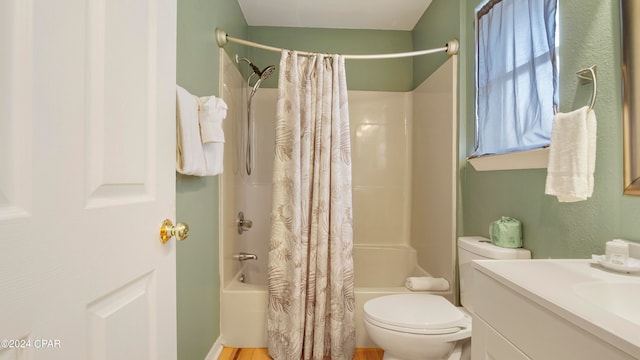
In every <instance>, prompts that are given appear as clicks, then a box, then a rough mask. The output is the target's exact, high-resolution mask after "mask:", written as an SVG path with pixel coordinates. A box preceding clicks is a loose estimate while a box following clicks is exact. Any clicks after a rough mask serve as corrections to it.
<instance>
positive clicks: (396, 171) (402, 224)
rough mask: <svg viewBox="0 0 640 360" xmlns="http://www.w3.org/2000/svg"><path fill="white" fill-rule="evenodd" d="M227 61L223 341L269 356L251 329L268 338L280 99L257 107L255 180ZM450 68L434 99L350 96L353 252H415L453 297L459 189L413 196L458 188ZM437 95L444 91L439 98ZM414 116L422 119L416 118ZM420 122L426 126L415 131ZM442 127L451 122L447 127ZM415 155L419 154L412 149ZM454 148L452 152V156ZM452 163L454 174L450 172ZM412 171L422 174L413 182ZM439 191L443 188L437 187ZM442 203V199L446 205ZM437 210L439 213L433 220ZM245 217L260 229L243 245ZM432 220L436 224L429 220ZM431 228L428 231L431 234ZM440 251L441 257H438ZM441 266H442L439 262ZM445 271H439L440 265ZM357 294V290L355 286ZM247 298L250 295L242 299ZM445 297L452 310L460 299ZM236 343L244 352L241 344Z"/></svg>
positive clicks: (263, 93) (421, 91) (242, 87)
mask: <svg viewBox="0 0 640 360" xmlns="http://www.w3.org/2000/svg"><path fill="white" fill-rule="evenodd" d="M222 53H223V54H222V55H221V56H222V58H221V60H220V63H221V73H222V75H221V84H222V85H221V90H220V93H221V94H222V96H223V98H224V99H225V101H226V102H227V104H228V105H229V111H228V113H227V118H226V120H225V122H224V127H225V139H226V143H225V172H224V173H223V175H222V178H221V181H220V197H221V202H220V214H221V222H220V223H221V228H220V239H221V244H220V246H221V249H220V254H222V259H221V280H222V281H221V282H222V287H223V290H222V300H221V301H222V305H221V307H222V309H221V333H222V337H223V342H224V343H225V344H226V343H227V342H225V340H227V339H228V338H233V339H234V340H233V341H234V343H233V344H232V345H233V346H253V347H255V346H266V339H254V338H253V337H255V336H258V337H261V336H262V335H260V334H262V333H263V332H261V331H258V332H257V335H256V334H254V332H253V331H249V330H248V328H255V327H258V328H262V327H264V326H265V321H266V319H265V311H266V296H267V295H266V291H265V287H264V285H265V284H266V270H265V269H266V267H267V266H266V262H267V258H268V243H269V233H270V229H269V226H270V211H271V176H272V164H273V149H274V141H273V139H274V135H275V117H276V98H277V90H276V89H268V88H261V89H259V90H258V91H257V93H256V95H255V97H254V98H253V110H252V113H253V116H254V126H253V129H254V133H253V137H254V139H253V141H254V145H253V149H254V151H255V153H254V154H253V158H254V166H253V172H252V174H251V175H250V176H248V175H246V172H245V170H244V167H245V163H244V159H245V153H244V151H245V150H244V149H245V148H246V144H245V142H244V141H245V139H244V138H245V133H246V116H247V115H246V105H244V104H246V81H245V80H244V79H243V78H242V77H241V76H240V74H239V72H238V71H237V69H236V68H235V65H234V64H233V62H232V61H231V60H230V59H229V57H228V56H227V55H226V54H224V51H222ZM447 64H449V67H445V66H443V68H444V70H443V71H444V72H445V73H444V74H443V75H440V78H439V80H437V81H439V82H443V83H444V85H443V84H440V83H436V84H434V83H431V84H427V83H428V81H426V82H425V84H427V86H428V87H427V88H426V90H425V88H424V87H423V86H421V87H419V88H418V89H416V91H415V92H383V91H349V113H350V123H351V146H352V162H353V165H352V166H353V169H352V171H353V208H354V209H353V217H354V229H353V231H354V245H355V246H356V247H358V248H357V249H356V252H357V253H360V254H364V253H366V252H368V251H371V250H365V249H371V247H374V248H376V249H381V250H382V251H390V252H389V254H392V253H394V252H397V251H398V250H397V249H399V248H404V249H411V247H413V248H416V249H418V252H417V258H418V260H417V261H418V262H419V263H420V264H422V267H423V268H424V270H426V271H427V272H430V273H431V274H432V275H434V276H444V277H446V278H447V279H448V280H449V281H450V282H451V284H452V287H453V288H455V283H454V281H455V274H454V272H453V266H454V261H453V259H452V254H454V253H453V252H452V250H451V249H452V248H453V246H454V244H455V241H454V236H455V235H454V234H455V231H454V230H455V229H454V228H453V226H451V224H455V218H454V217H453V214H451V216H450V217H451V218H449V217H448V214H449V213H450V212H449V210H448V209H451V208H452V207H453V204H454V203H455V182H454V181H452V182H451V184H450V186H449V187H446V186H445V187H441V186H435V187H433V186H431V187H430V186H428V185H426V186H425V185H424V184H423V185H420V184H418V185H417V186H416V184H413V187H412V183H414V182H419V183H422V182H426V183H428V182H430V181H431V182H433V179H432V178H433V174H437V176H441V175H442V173H443V172H444V179H445V180H444V181H451V177H450V176H454V172H455V170H454V169H455V162H454V161H452V159H455V156H456V155H455V146H456V145H455V144H456V142H455V140H454V138H453V137H452V136H449V135H450V134H451V133H452V132H453V133H455V123H456V121H455V110H454V109H455V98H454V94H455V92H454V91H453V90H452V89H453V87H452V86H454V85H455V84H454V82H453V80H452V72H454V71H455V69H456V67H455V63H454V62H453V60H450V61H449V62H448V63H447ZM260 65H261V66H264V65H268V64H260ZM447 76H448V78H447ZM453 79H454V80H455V78H453ZM438 87H440V89H439V90H438V89H437V88H438ZM432 88H436V90H434V89H432ZM429 89H430V90H429ZM447 91H448V92H449V96H448V98H447V97H446V96H445V97H442V96H440V97H438V96H435V97H434V100H431V101H429V99H427V98H428V97H429V96H433V92H436V93H443V92H447ZM425 97H427V98H425ZM434 102H435V104H436V105H437V106H439V107H441V108H443V109H445V111H444V112H443V111H434V110H433V109H429V108H425V106H426V105H425V104H429V103H431V104H434ZM447 102H448V104H447ZM416 110H417V111H419V113H417V114H414V111H416ZM447 110H448V111H447ZM414 117H415V118H416V119H419V121H420V122H421V123H423V124H419V125H414V121H413V119H414ZM443 117H444V120H442V118H443ZM434 121H439V122H443V123H444V124H443V125H442V126H440V127H439V128H437V131H428V129H429V128H430V126H432V125H429V123H430V122H434ZM414 128H415V129H416V130H418V131H420V135H419V137H418V138H417V139H415V141H417V144H414V136H415V135H413V134H414ZM441 131H444V133H442V132H441ZM427 142H428V143H430V145H428V146H431V147H429V149H433V146H435V147H436V151H434V153H433V154H431V156H435V157H437V158H438V159H441V160H442V161H440V165H438V164H437V162H436V163H434V165H433V166H432V165H431V164H429V163H427V164H426V165H425V162H428V161H429V160H427V158H428V157H425V156H423V155H421V156H417V157H414V156H412V153H413V151H416V149H417V150H418V151H422V149H424V146H425V143H427ZM414 146H417V147H416V148H414ZM447 148H448V149H450V150H449V151H448V152H447V151H446V149H447ZM447 161H448V166H449V168H447V165H446V162H447ZM414 168H416V169H419V171H418V172H415V171H414V170H413V169H414ZM434 184H437V185H440V183H438V182H435V183H434ZM425 187H426V189H425ZM414 191H415V192H417V194H416V195H417V199H419V201H425V200H426V201H431V202H432V203H431V204H426V205H425V204H423V205H418V204H417V203H416V195H412V192H414ZM425 194H427V195H425ZM428 194H431V196H429V195H428ZM437 194H441V196H440V197H439V198H438V196H437ZM434 196H435V197H434ZM447 196H449V197H447ZM443 199H444V200H443ZM437 201H445V204H444V205H442V204H439V203H438V202H437ZM429 206H430V207H431V210H425V209H427V208H429ZM412 207H413V210H412ZM239 211H242V212H243V213H244V215H245V218H248V219H250V220H252V221H253V227H252V228H251V229H250V230H248V231H247V232H244V233H243V234H242V235H239V234H238V232H237V226H236V218H237V214H238V212H239ZM412 213H413V222H418V223H421V224H422V226H421V227H420V226H418V227H416V228H415V229H412V226H411V223H412ZM434 214H435V217H434V219H427V218H426V217H427V216H434ZM425 224H426V225H425ZM431 225H433V226H434V227H436V228H437V229H441V230H442V229H448V228H451V233H449V234H446V233H444V234H443V232H442V231H441V230H440V231H439V232H438V230H436V231H435V232H434V231H432V230H431ZM425 226H427V227H429V228H428V229H425ZM412 231H414V232H415V234H414V236H412V235H411V233H412ZM425 236H442V238H436V239H426V238H424V237H425ZM412 237H414V239H412ZM438 244H439V245H438ZM433 249H436V250H437V251H442V253H436V252H435V251H433ZM443 249H444V250H443ZM400 251H402V250H400ZM409 251H414V250H412V249H411V250H409ZM239 252H248V253H252V254H256V255H257V256H258V260H247V261H244V262H242V263H241V262H239V261H238V260H235V259H234V258H233V255H234V254H237V253H239ZM414 253H415V251H414ZM382 254H384V252H383V253H382ZM438 256H440V259H437V260H433V259H435V258H438ZM390 257H393V256H390ZM415 258H416V256H413V257H412V258H411V261H413V262H415V261H416V260H415ZM420 258H424V259H427V261H434V263H435V264H436V266H435V267H434V269H433V270H431V269H429V267H430V266H429V264H428V263H425V264H423V263H424V261H421V260H420ZM356 260H357V261H358V264H356V268H360V269H362V268H365V269H367V268H368V267H370V268H371V270H374V269H375V268H376V267H377V266H379V264H381V263H382V262H381V261H380V258H379V257H378V258H377V259H375V260H374V259H370V260H369V259H367V258H366V257H360V258H359V259H356ZM438 261H439V262H440V263H441V265H438V264H437V263H438ZM405 262H406V261H405ZM447 262H448V264H446V263H447ZM403 265H404V266H407V264H404V263H403V264H400V265H390V266H392V267H402V266H403ZM409 266H410V265H409ZM415 268H416V270H415V271H413V272H412V273H410V275H420V274H421V271H424V270H423V269H420V268H419V267H417V266H416V267H415ZM361 272H362V271H361ZM366 272H370V271H368V270H367V271H366ZM240 274H242V275H244V279H245V282H246V283H245V284H240V283H239V282H238V276H239V275H240ZM356 282H358V274H356ZM402 283H403V279H400V284H396V285H393V286H399V287H397V288H394V289H389V288H386V289H382V290H381V289H377V290H376V289H370V288H360V289H358V288H356V292H357V293H358V292H359V294H360V295H358V294H357V295H356V297H357V298H358V297H359V298H361V299H362V301H364V300H365V299H366V298H369V297H375V296H380V295H382V294H384V293H385V292H389V291H394V292H398V291H406V289H403V288H402ZM356 287H358V285H357V284H356ZM359 290H360V291H359ZM239 291H240V292H239ZM242 293H244V294H245V295H239V294H242ZM444 295H445V296H447V297H448V298H450V299H451V300H453V293H452V292H449V293H446V294H444ZM225 306H233V307H234V308H238V307H239V308H241V309H243V311H242V314H241V315H242V316H241V317H238V315H232V314H231V312H230V311H229V310H225ZM361 306H362V304H360V307H361ZM247 321H250V322H251V324H249V323H247ZM358 333H360V334H359V335H358ZM357 336H358V344H357V345H358V346H373V344H372V343H370V342H368V338H367V337H366V335H365V334H364V331H363V330H362V329H360V330H359V331H358V330H357ZM238 338H241V339H242V341H246V342H243V343H236V342H235V341H238V340H237V339H238Z"/></svg>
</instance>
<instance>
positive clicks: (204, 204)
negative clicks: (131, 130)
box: [176, 0, 247, 360]
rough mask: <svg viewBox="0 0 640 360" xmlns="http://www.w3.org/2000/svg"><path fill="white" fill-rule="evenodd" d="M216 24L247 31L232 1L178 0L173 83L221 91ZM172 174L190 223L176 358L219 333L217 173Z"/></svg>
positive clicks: (181, 268) (203, 349)
mask: <svg viewBox="0 0 640 360" xmlns="http://www.w3.org/2000/svg"><path fill="white" fill-rule="evenodd" d="M216 27H220V28H223V29H224V30H226V31H228V32H229V33H230V34H233V36H237V37H245V36H246V31H247V24H246V21H245V20H244V17H243V15H242V13H241V11H240V8H239V6H238V3H237V2H236V1H227V0H178V44H177V75H176V76H177V83H178V84H179V85H181V86H182V87H184V88H185V89H187V90H188V91H190V92H191V93H193V94H195V95H198V96H204V95H219V94H218V81H219V75H218V67H219V50H218V46H217V44H216V41H215V36H214V30H215V28H216ZM230 47H231V48H233V45H230ZM235 51H241V52H242V53H244V51H245V49H243V48H238V49H237V50H235ZM176 177H177V178H176V213H177V219H178V220H179V221H184V222H187V223H188V224H189V226H190V234H189V239H187V240H186V241H184V242H181V243H179V244H178V246H177V248H178V250H177V302H178V309H177V310H178V359H180V360H202V359H204V358H205V356H206V355H207V353H208V352H209V350H210V349H211V347H212V345H213V343H214V342H215V341H216V339H217V338H218V336H219V335H220V279H219V277H220V276H219V268H218V264H219V260H218V177H217V176H216V177H194V176H184V175H180V174H176Z"/></svg>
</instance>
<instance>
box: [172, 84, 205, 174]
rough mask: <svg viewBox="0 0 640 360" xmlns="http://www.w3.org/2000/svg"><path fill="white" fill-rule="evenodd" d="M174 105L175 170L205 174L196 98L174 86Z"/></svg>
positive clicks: (184, 172)
mask: <svg viewBox="0 0 640 360" xmlns="http://www.w3.org/2000/svg"><path fill="white" fill-rule="evenodd" d="M176 105H177V107H176V137H177V138H176V170H178V172H180V173H182V174H186V175H198V176H202V175H206V170H207V169H206V164H205V159H204V150H203V148H202V140H201V138H200V124H199V122H198V98H196V97H195V96H193V95H191V94H190V93H189V92H188V91H187V90H185V89H184V88H182V87H180V86H176Z"/></svg>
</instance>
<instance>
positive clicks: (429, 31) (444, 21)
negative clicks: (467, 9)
mask: <svg viewBox="0 0 640 360" xmlns="http://www.w3.org/2000/svg"><path fill="white" fill-rule="evenodd" d="M411 35H412V39H413V48H414V50H422V49H434V48H439V47H443V46H444V45H445V44H446V43H447V41H449V40H451V39H459V38H460V2H459V1H451V0H433V1H432V2H431V5H429V8H427V11H425V12H424V14H422V17H421V18H420V20H419V21H418V23H417V24H416V26H415V27H414V28H413V31H412V32H411ZM448 58H449V56H448V55H447V54H445V53H440V54H429V55H422V56H416V57H414V58H413V87H412V89H415V88H416V87H418V85H420V84H422V82H423V81H424V80H425V79H427V78H428V77H429V75H431V74H432V73H433V72H434V71H436V70H437V69H438V68H439V67H440V66H441V65H442V64H444V62H445V61H447V59H448Z"/></svg>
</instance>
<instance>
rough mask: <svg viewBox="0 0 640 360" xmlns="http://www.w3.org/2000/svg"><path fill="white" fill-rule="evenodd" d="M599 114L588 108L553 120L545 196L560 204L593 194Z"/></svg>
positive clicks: (562, 114)
mask: <svg viewBox="0 0 640 360" xmlns="http://www.w3.org/2000/svg"><path fill="white" fill-rule="evenodd" d="M596 130H597V122H596V114H595V112H594V111H593V110H591V109H589V107H588V106H585V107H582V108H580V109H578V110H575V111H572V112H570V113H558V114H556V116H555V117H554V118H553V127H552V130H551V145H550V147H549V164H548V166H547V181H546V186H545V194H547V195H555V196H556V197H557V198H558V201H559V202H575V201H581V200H586V199H587V198H589V197H591V195H592V194H593V182H594V181H593V179H594V175H593V174H594V172H595V167H596Z"/></svg>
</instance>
